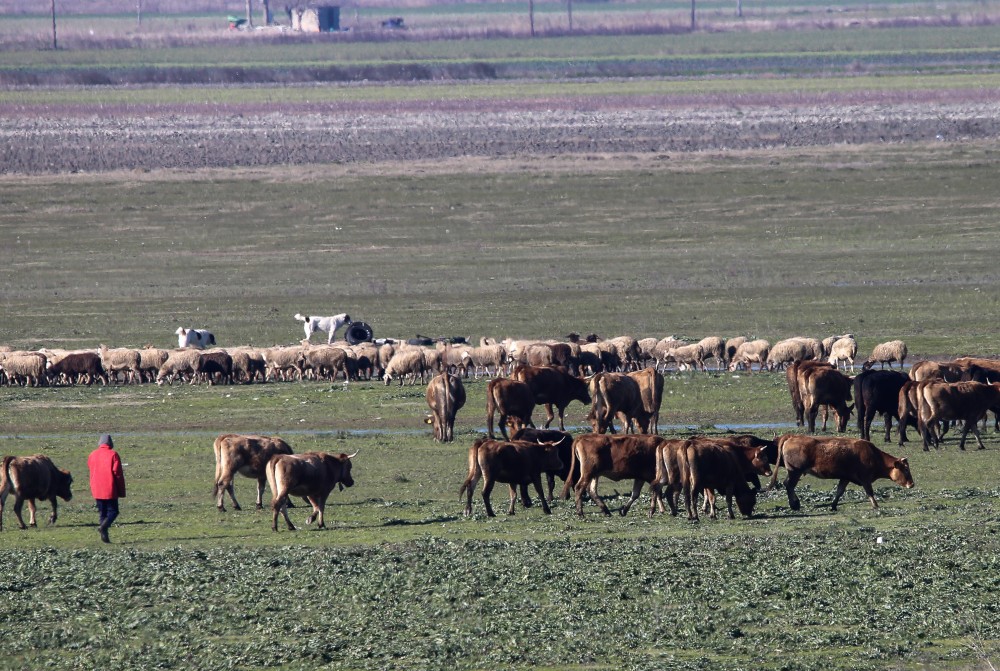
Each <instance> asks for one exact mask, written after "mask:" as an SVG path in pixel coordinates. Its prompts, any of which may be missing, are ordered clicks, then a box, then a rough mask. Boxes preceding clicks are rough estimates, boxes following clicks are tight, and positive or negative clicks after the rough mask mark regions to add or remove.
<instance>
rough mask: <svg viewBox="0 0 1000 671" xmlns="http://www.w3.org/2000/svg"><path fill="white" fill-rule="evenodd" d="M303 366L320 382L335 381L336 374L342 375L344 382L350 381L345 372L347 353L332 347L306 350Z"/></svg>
mask: <svg viewBox="0 0 1000 671" xmlns="http://www.w3.org/2000/svg"><path fill="white" fill-rule="evenodd" d="M304 366H305V369H306V370H311V371H312V373H313V375H314V376H315V377H316V378H317V379H320V380H336V379H337V373H338V372H340V373H343V376H344V381H345V382H347V381H348V380H350V379H351V378H350V376H349V374H348V371H347V351H346V350H344V349H343V348H341V347H337V346H334V345H320V346H319V347H308V348H306V350H305V364H304Z"/></svg>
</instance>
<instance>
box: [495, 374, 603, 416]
mask: <svg viewBox="0 0 1000 671" xmlns="http://www.w3.org/2000/svg"><path fill="white" fill-rule="evenodd" d="M511 377H512V378H514V379H515V380H519V381H521V382H524V383H525V384H527V385H528V386H529V387H531V391H532V393H533V394H534V395H535V403H538V404H544V405H545V414H546V416H547V417H546V421H545V428H546V429H547V428H549V425H550V424H552V420H553V419H555V413H554V412H553V410H552V408H553V406H554V407H555V408H556V410H558V411H559V430H560V431H565V430H566V407H567V406H568V405H569V404H570V403H572V402H573V401H580V403H584V404H587V403H590V393H589V392H588V391H587V383H586V382H584V381H583V380H581V379H580V378H578V377H575V376H573V375H570V374H569V373H568V372H566V371H565V370H563V369H561V368H546V367H545V366H518V367H517V368H515V369H514V372H513V373H512V374H511Z"/></svg>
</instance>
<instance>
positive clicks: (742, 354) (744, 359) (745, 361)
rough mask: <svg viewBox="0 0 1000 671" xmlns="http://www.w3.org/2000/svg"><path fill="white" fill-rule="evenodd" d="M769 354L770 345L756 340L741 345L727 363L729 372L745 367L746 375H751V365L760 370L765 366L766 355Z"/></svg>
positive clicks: (761, 340)
mask: <svg viewBox="0 0 1000 671" xmlns="http://www.w3.org/2000/svg"><path fill="white" fill-rule="evenodd" d="M770 353H771V343H769V342H768V341H766V340H763V339H760V338H758V339H757V340H751V341H750V342H745V343H741V344H740V346H739V347H737V348H736V352H735V354H733V356H732V359H731V360H730V362H729V370H736V369H738V368H739V367H740V366H745V367H746V370H747V373H753V365H754V364H755V363H756V364H757V365H758V366H759V367H760V370H764V368H765V367H766V366H767V359H768V355H769V354H770Z"/></svg>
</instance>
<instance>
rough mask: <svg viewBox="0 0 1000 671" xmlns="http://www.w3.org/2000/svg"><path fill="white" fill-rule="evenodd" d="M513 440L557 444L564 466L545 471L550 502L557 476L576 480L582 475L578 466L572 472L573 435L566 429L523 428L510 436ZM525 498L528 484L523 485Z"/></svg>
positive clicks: (565, 479) (564, 480)
mask: <svg viewBox="0 0 1000 671" xmlns="http://www.w3.org/2000/svg"><path fill="white" fill-rule="evenodd" d="M510 439H511V440H526V441H528V442H529V443H551V444H553V445H555V446H556V449H557V450H558V452H559V461H561V462H562V466H561V467H559V468H558V469H552V470H547V471H545V479H546V484H547V485H548V492H549V497H548V498H549V502H550V503H551V502H552V500H553V491H554V490H555V487H556V476H559V479H560V480H562V481H563V482H566V481H567V480H569V479H571V478H572V480H573V482H576V481H577V480H578V479H579V477H580V469H579V467H577V469H576V472H575V473H574V472H571V471H570V469H569V467H570V464H571V463H572V461H573V436H571V435H570V434H568V433H566V432H565V431H557V430H556V429H535V428H528V427H525V428H521V429H518V430H517V432H516V433H515V434H514V435H513V436H511V437H510ZM521 493H522V495H523V498H527V485H523V488H522V490H521Z"/></svg>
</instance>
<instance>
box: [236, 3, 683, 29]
mask: <svg viewBox="0 0 1000 671" xmlns="http://www.w3.org/2000/svg"><path fill="white" fill-rule="evenodd" d="M691 1H692V2H694V0H691ZM247 28H253V0H247Z"/></svg>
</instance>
